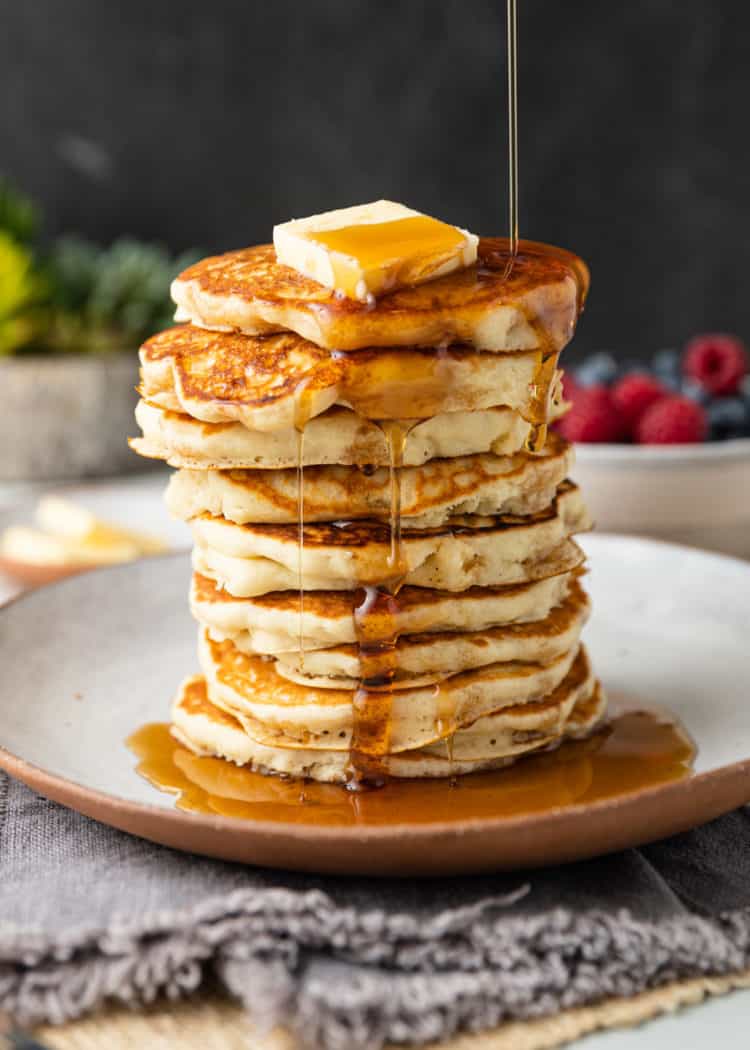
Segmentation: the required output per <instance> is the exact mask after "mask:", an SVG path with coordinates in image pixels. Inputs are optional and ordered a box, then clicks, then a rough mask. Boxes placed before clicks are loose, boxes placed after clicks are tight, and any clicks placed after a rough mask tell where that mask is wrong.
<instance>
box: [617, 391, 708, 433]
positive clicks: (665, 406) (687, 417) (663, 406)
mask: <svg viewBox="0 0 750 1050" xmlns="http://www.w3.org/2000/svg"><path fill="white" fill-rule="evenodd" d="M707 435H708V420H707V419H706V413H705V411H704V409H703V408H702V407H701V406H700V405H699V404H697V402H695V401H692V400H691V399H690V398H689V397H682V396H680V395H671V396H670V397H665V398H662V399H661V400H660V401H656V402H655V403H654V404H653V405H651V407H650V408H648V409H646V411H645V412H644V413H643V415H642V416H641V418H640V420H639V421H638V424H637V426H636V428H635V439H636V441H637V442H638V444H640V445H692V444H696V443H697V442H699V441H705V440H706V437H707Z"/></svg>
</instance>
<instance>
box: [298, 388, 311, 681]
mask: <svg viewBox="0 0 750 1050" xmlns="http://www.w3.org/2000/svg"><path fill="white" fill-rule="evenodd" d="M311 415H312V391H311V389H310V388H309V386H308V380H307V379H303V380H302V382H301V383H299V384H298V386H297V389H296V390H295V404H294V429H295V431H296V433H297V586H298V589H299V605H298V609H299V662H300V668H301V670H302V671H304V669H305V589H304V579H303V573H302V565H303V561H304V554H305V427H306V426H307V424H308V422H309V421H310V416H311Z"/></svg>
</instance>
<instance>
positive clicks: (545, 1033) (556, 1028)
mask: <svg viewBox="0 0 750 1050" xmlns="http://www.w3.org/2000/svg"><path fill="white" fill-rule="evenodd" d="M738 988H750V970H747V971H745V972H744V973H740V974H732V975H730V976H727V977H701V978H698V979H695V980H691V981H683V982H679V983H675V984H669V985H665V986H664V987H663V988H658V989H656V990H654V991H650V992H644V993H642V994H641V995H636V996H634V997H633V998H632V999H608V1000H606V1001H605V1002H603V1003H600V1004H599V1005H598V1006H590V1007H581V1008H577V1009H575V1010H565V1011H563V1012H562V1013H559V1014H555V1015H554V1016H552V1017H545V1018H542V1019H540V1020H537V1021H529V1022H516V1023H512V1024H505V1025H502V1026H501V1027H500V1028H496V1029H495V1030H494V1031H491V1032H484V1033H482V1034H481V1035H462V1036H458V1037H457V1038H454V1039H451V1040H449V1041H448V1042H445V1043H441V1044H439V1050H553V1048H554V1047H559V1046H563V1045H565V1044H567V1043H571V1042H573V1041H574V1040H576V1039H579V1038H581V1037H582V1036H584V1035H588V1034H590V1033H591V1032H595V1031H598V1030H600V1029H604V1028H620V1027H631V1026H633V1025H637V1024H641V1023H642V1022H643V1021H647V1020H649V1019H650V1018H653V1017H657V1016H658V1015H660V1014H665V1013H672V1012H674V1011H675V1010H678V1009H680V1008H682V1007H686V1006H694V1005H695V1004H697V1003H700V1002H702V1001H703V1000H704V999H706V998H707V997H709V996H715V995H725V994H726V993H727V992H731V991H733V990H735V989H738ZM34 1036H35V1038H36V1039H38V1040H40V1041H41V1042H42V1043H43V1044H44V1045H45V1046H46V1047H49V1050H102V1048H103V1047H106V1048H107V1050H133V1048H135V1047H148V1050H176V1048H179V1050H295V1045H294V1043H293V1041H292V1039H291V1037H290V1036H289V1035H288V1033H285V1032H281V1031H278V1030H277V1031H274V1032H272V1033H270V1034H269V1035H263V1036H260V1035H257V1034H253V1032H252V1030H251V1029H250V1028H249V1027H248V1021H247V1014H246V1013H245V1012H244V1010H242V1009H241V1008H240V1007H239V1006H236V1005H234V1004H233V1003H230V1002H228V1001H226V1000H223V999H220V998H205V997H196V998H195V999H194V1000H191V1001H184V1002H179V1003H158V1004H156V1005H155V1006H152V1007H150V1008H148V1009H146V1010H144V1011H141V1012H139V1013H133V1012H132V1011H130V1010H127V1009H123V1008H116V1009H112V1010H109V1011H106V1012H104V1013H100V1014H96V1015H94V1016H91V1017H87V1018H85V1019H83V1020H81V1021H76V1022H74V1023H73V1024H67V1025H64V1026H63V1027H61V1028H54V1027H51V1026H49V1025H43V1026H40V1027H39V1028H37V1029H35V1031H34ZM686 1045H687V1044H686ZM422 1050H438V1044H432V1045H431V1046H429V1047H423V1048H422Z"/></svg>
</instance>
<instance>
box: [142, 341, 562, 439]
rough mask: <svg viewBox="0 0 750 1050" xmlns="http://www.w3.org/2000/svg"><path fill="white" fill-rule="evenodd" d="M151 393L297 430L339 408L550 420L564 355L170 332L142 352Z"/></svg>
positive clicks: (228, 418) (197, 409)
mask: <svg viewBox="0 0 750 1050" xmlns="http://www.w3.org/2000/svg"><path fill="white" fill-rule="evenodd" d="M140 360H141V389H140V392H141V395H142V396H143V397H144V398H145V399H146V400H149V401H153V402H154V403H155V404H157V405H159V406H160V407H161V408H166V409H169V410H170V411H173V412H185V413H187V415H189V416H193V417H194V418H195V419H199V420H202V421H203V422H206V423H225V422H240V423H242V424H243V425H244V426H246V427H248V429H250V430H259V431H271V432H273V431H275V430H289V429H290V428H293V427H295V426H300V425H302V424H304V423H306V422H307V421H308V420H310V419H313V418H315V417H316V416H319V415H320V414H321V413H323V412H325V411H326V409H328V408H330V407H331V406H332V405H334V404H339V405H344V406H346V407H348V408H352V409H354V411H356V412H357V413H358V414H359V415H360V416H364V417H365V418H368V419H404V418H411V419H427V418H428V417H430V416H435V415H438V414H441V413H445V412H466V411H475V410H481V409H487V408H493V407H495V406H497V405H503V406H505V407H508V408H512V409H514V410H515V411H517V412H519V413H520V414H521V415H522V416H523V417H524V418H525V419H527V420H530V421H531V422H537V423H542V422H544V421H545V420H546V418H547V415H548V411H549V401H550V397H551V394H552V390H553V387H554V385H555V382H556V381H557V375H556V371H555V366H556V360H557V359H556V356H555V355H552V356H551V357H549V358H548V357H545V355H544V354H543V353H542V352H541V351H539V350H527V351H523V352H518V353H514V354H511V353H508V354H488V353H480V352H479V351H477V350H472V349H467V348H466V347H455V348H454V347H451V348H449V349H425V348H423V349H414V348H411V347H396V348H394V347H384V348H381V349H369V350H360V351H357V352H355V353H344V352H340V351H338V352H334V353H331V352H329V351H328V350H321V349H320V348H319V347H317V346H315V345H314V344H313V343H310V342H308V341H307V340H306V339H303V338H302V337H301V336H298V335H295V334H293V333H291V332H285V333H282V334H279V335H267V336H247V335H237V334H234V333H233V334H227V333H223V332H208V331H205V330H204V329H201V328H195V327H193V326H191V325H179V326H177V327H175V328H168V329H167V330H166V331H164V332H160V333H159V334H158V335H155V336H153V338H151V339H149V340H148V341H147V342H146V343H144V344H143V346H142V347H141V350H140Z"/></svg>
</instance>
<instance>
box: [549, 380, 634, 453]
mask: <svg viewBox="0 0 750 1050" xmlns="http://www.w3.org/2000/svg"><path fill="white" fill-rule="evenodd" d="M558 430H559V431H560V433H561V434H562V436H563V437H564V438H566V439H567V440H568V441H585V442H600V443H601V442H610V441H620V440H621V439H622V438H623V436H624V429H623V426H622V423H621V421H620V414H619V412H618V410H617V406H616V405H615V402H614V399H613V397H612V395H611V394H610V392H609V390H608V389H607V387H606V386H603V385H602V384H597V385H596V386H589V387H584V388H583V389H581V390H579V392H578V394H577V395H576V398H575V401H574V402H573V407H572V408H571V409H570V411H569V412H568V414H567V415H566V416H563V418H562V420H561V421H560V423H559V425H558Z"/></svg>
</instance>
